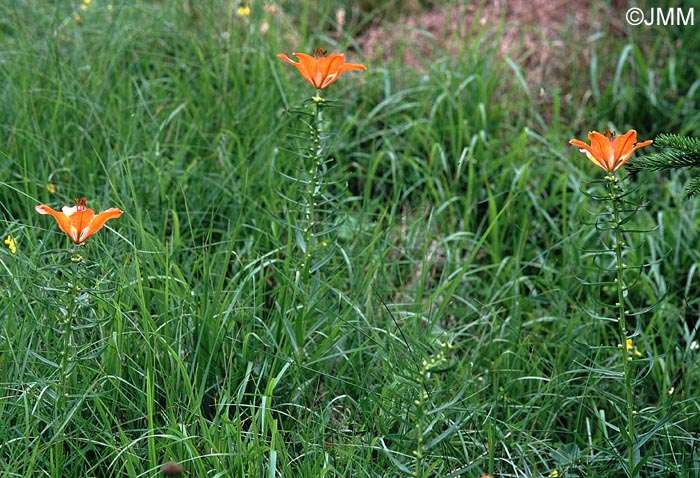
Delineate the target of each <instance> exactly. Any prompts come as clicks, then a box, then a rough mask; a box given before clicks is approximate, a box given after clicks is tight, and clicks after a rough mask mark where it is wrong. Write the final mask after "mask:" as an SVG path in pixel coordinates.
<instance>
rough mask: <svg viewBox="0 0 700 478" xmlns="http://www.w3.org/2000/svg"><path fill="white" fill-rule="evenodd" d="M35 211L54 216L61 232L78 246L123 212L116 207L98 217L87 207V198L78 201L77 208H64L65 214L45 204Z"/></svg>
mask: <svg viewBox="0 0 700 478" xmlns="http://www.w3.org/2000/svg"><path fill="white" fill-rule="evenodd" d="M34 209H36V212H38V213H39V214H50V215H51V216H53V217H54V219H56V222H57V223H58V227H59V228H60V229H61V231H63V232H65V233H66V234H67V235H68V237H70V239H71V241H73V242H74V243H76V244H82V243H83V242H85V241H86V240H87V238H88V237H90V236H92V235H93V234H95V233H96V232H97V231H99V230H100V229H102V226H104V225H105V222H107V221H109V220H110V219H116V218H118V217H119V216H121V215H122V211H121V210H119V209H117V208H116V207H112V208H109V209H107V210H106V211H104V212H101V213H99V214H97V215H96V214H95V211H93V210H92V209H89V208H88V207H87V200H86V199H85V198H83V199H76V200H75V206H72V207H68V206H64V207H63V212H58V211H54V210H53V209H51V208H50V207H49V206H45V205H44V204H42V205H40V206H36V207H35V208H34Z"/></svg>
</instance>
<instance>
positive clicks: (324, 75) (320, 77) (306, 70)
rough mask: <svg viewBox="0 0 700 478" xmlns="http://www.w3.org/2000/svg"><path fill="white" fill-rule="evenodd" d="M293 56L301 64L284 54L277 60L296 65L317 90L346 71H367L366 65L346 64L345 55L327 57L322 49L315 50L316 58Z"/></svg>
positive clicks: (301, 55)
mask: <svg viewBox="0 0 700 478" xmlns="http://www.w3.org/2000/svg"><path fill="white" fill-rule="evenodd" d="M293 56H295V57H297V58H298V59H299V63H296V62H295V61H294V60H292V59H291V58H289V57H288V56H287V55H285V54H282V53H280V54H278V55H277V58H279V59H280V60H284V61H286V62H287V63H291V64H292V65H294V66H295V67H296V68H297V70H299V73H301V76H303V77H304V79H305V80H306V81H308V82H309V84H310V85H311V86H313V87H314V88H316V89H317V90H322V89H324V88H326V87H327V86H329V85H331V84H332V83H334V82H335V80H337V79H338V78H340V75H342V74H343V73H345V72H346V71H350V70H366V69H367V67H366V66H365V65H359V64H355V63H345V55H343V54H342V53H340V54H338V53H334V54H332V55H330V56H326V51H325V50H321V49H320V48H319V49H316V50H314V56H311V55H306V54H304V53H294V54H293Z"/></svg>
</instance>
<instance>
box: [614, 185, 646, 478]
mask: <svg viewBox="0 0 700 478" xmlns="http://www.w3.org/2000/svg"><path fill="white" fill-rule="evenodd" d="M606 179H607V180H608V193H609V198H610V201H611V203H612V212H613V224H612V226H613V230H614V232H615V243H614V245H613V248H614V249H615V259H616V262H615V269H616V272H617V276H616V278H615V284H616V285H617V303H616V304H615V306H616V307H617V311H618V314H617V324H618V331H619V339H620V345H619V348H620V357H621V359H622V375H623V381H624V389H625V390H624V393H625V405H626V409H627V410H626V412H627V430H626V432H623V437H624V438H625V442H626V443H627V475H628V476H629V477H630V478H636V477H637V475H638V473H637V470H636V468H637V458H636V457H637V451H636V447H637V440H636V433H635V426H634V418H635V411H634V382H633V377H632V374H633V371H632V347H630V346H628V345H627V340H628V335H627V311H626V310H625V294H626V287H627V286H626V285H625V269H626V268H627V265H626V264H625V263H624V258H623V255H622V250H623V248H624V247H625V242H624V229H623V227H622V220H621V209H622V199H621V198H622V194H621V193H622V190H621V188H620V184H619V183H620V179H619V178H618V177H617V176H613V175H610V176H608V177H607V178H606ZM621 430H623V429H622V428H621Z"/></svg>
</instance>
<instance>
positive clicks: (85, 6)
mask: <svg viewBox="0 0 700 478" xmlns="http://www.w3.org/2000/svg"><path fill="white" fill-rule="evenodd" d="M80 9H81V10H82V11H84V12H85V11H87V9H88V4H87V3H83V4H82V5H80Z"/></svg>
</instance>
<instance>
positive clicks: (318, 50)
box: [314, 48, 328, 60]
mask: <svg viewBox="0 0 700 478" xmlns="http://www.w3.org/2000/svg"><path fill="white" fill-rule="evenodd" d="M327 54H328V50H324V49H323V48H316V49H315V50H314V57H316V59H317V60H318V59H319V58H324V57H325V56H326V55H327Z"/></svg>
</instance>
